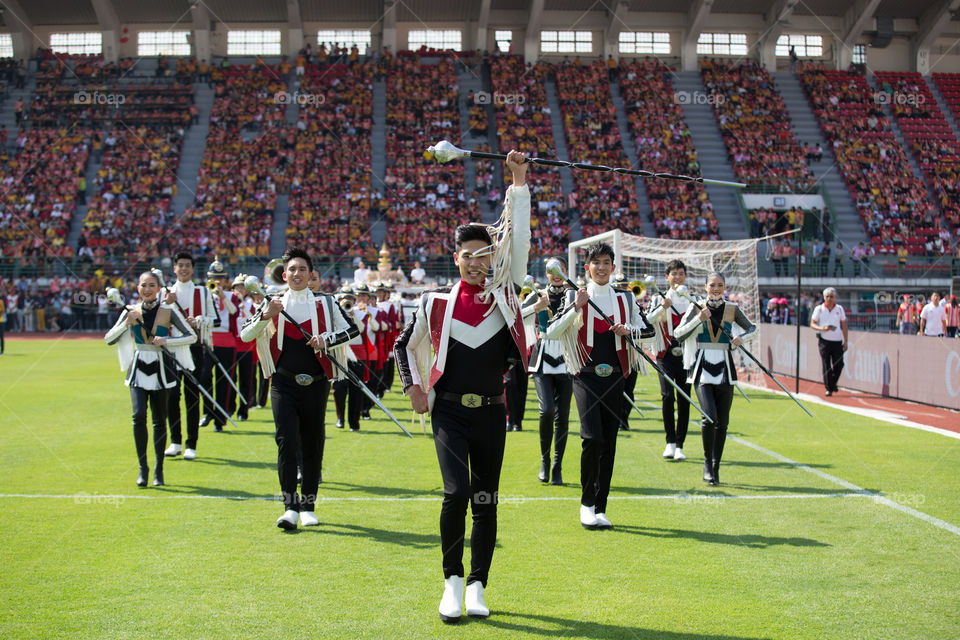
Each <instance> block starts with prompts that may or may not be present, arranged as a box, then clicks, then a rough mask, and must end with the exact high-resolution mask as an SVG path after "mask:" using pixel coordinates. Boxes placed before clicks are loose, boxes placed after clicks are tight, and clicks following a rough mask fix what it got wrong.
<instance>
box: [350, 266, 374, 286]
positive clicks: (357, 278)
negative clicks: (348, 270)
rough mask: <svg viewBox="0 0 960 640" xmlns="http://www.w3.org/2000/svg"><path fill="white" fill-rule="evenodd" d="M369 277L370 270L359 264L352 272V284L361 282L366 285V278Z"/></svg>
mask: <svg viewBox="0 0 960 640" xmlns="http://www.w3.org/2000/svg"><path fill="white" fill-rule="evenodd" d="M369 275H370V270H369V269H367V265H365V264H363V262H360V263H358V264H357V268H356V269H355V270H354V271H353V282H354V283H355V284H360V283H361V282H363V283H366V282H367V277H368V276H369Z"/></svg>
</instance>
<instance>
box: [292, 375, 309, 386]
mask: <svg viewBox="0 0 960 640" xmlns="http://www.w3.org/2000/svg"><path fill="white" fill-rule="evenodd" d="M294 380H296V382H297V384H298V385H300V386H301V387H309V386H310V385H312V384H313V376H311V375H308V374H306V373H298V374H297V375H296V377H294Z"/></svg>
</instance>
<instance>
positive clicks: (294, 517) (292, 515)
mask: <svg viewBox="0 0 960 640" xmlns="http://www.w3.org/2000/svg"><path fill="white" fill-rule="evenodd" d="M299 520H300V514H299V513H297V512H296V511H294V510H293V509H287V510H286V511H284V512H283V515H282V516H280V517H279V518H277V526H278V527H280V528H281V529H286V530H287V531H293V530H294V529H296V528H297V522H298V521H299Z"/></svg>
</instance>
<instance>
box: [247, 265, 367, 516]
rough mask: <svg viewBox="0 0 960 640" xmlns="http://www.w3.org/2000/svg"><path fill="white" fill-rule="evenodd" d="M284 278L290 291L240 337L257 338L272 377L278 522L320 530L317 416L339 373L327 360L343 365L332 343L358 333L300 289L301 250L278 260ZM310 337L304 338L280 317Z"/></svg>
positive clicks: (305, 274)
mask: <svg viewBox="0 0 960 640" xmlns="http://www.w3.org/2000/svg"><path fill="white" fill-rule="evenodd" d="M281 259H282V260H283V279H284V281H285V282H286V283H287V284H288V285H289V287H290V288H289V289H288V290H287V292H286V293H284V294H283V296H282V297H277V298H272V299H271V300H270V301H269V302H266V301H264V303H263V304H261V305H260V307H259V308H258V309H257V311H256V313H255V314H254V316H253V317H252V318H250V319H249V320H247V322H245V323H244V325H243V329H242V330H241V333H240V338H241V339H242V340H243V341H245V342H250V341H253V340H256V345H257V347H256V348H257V354H258V355H259V357H260V366H261V368H262V369H263V375H264V377H267V378H269V377H271V376H273V378H272V385H271V389H270V405H271V407H272V408H273V419H274V422H275V424H276V442H277V475H278V476H279V478H280V490H281V492H282V494H283V502H284V508H285V511H284V513H283V515H282V516H280V518H279V519H278V520H277V526H278V527H280V528H281V529H287V530H292V529H296V528H297V521H298V520H299V521H300V522H301V523H302V524H303V525H304V526H316V525H318V524H320V521H319V520H318V519H317V515H316V513H315V512H314V504H315V502H316V497H317V485H318V484H319V480H320V467H319V453H320V444H319V439H320V438H322V437H323V434H324V416H325V415H326V412H327V397H328V395H329V393H330V381H331V380H338V379H339V378H340V377H341V376H342V374H341V373H340V371H339V369H335V368H334V365H333V363H332V362H331V361H330V358H331V357H333V358H336V359H337V361H338V362H339V363H340V364H343V363H345V362H346V360H347V359H346V357H345V354H344V353H343V349H342V348H338V347H339V345H343V344H345V343H346V342H348V341H349V340H350V339H351V338H352V337H354V336H356V335H357V329H356V327H354V326H353V323H351V322H350V321H349V320H348V319H347V318H346V317H345V316H344V313H343V311H342V310H341V309H340V307H339V306H338V305H337V303H336V302H335V301H334V299H333V297H332V296H321V297H319V298H317V297H314V294H313V293H312V292H311V291H310V290H309V289H307V281H308V279H309V277H310V272H311V271H312V270H313V264H312V263H311V260H310V255H309V254H308V253H307V252H306V251H303V250H302V249H288V250H287V252H286V253H284V254H283V256H282V258H281ZM281 311H285V312H286V313H287V314H288V315H289V316H290V317H292V318H293V320H294V321H295V322H296V323H297V324H299V325H300V327H302V328H303V329H305V330H306V331H307V333H309V334H310V335H311V336H312V337H311V338H310V340H306V339H305V338H304V336H303V332H302V331H300V329H298V328H297V327H296V326H294V325H293V324H292V323H291V322H290V321H289V319H288V318H287V317H286V316H285V315H281ZM298 449H299V450H300V453H301V456H302V461H303V463H302V464H303V478H302V482H301V495H299V496H298V495H297V453H298Z"/></svg>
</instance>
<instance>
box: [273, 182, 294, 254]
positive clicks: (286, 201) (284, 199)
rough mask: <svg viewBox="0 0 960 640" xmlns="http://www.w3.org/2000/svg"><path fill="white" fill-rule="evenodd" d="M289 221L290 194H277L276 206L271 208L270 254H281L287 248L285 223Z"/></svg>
mask: <svg viewBox="0 0 960 640" xmlns="http://www.w3.org/2000/svg"><path fill="white" fill-rule="evenodd" d="M289 221H290V194H288V193H281V194H280V195H278V196H277V206H276V208H275V209H274V210H273V224H272V225H271V227H270V255H271V256H272V257H275V256H279V255H282V254H283V250H284V249H286V248H287V223H288V222H289Z"/></svg>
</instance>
